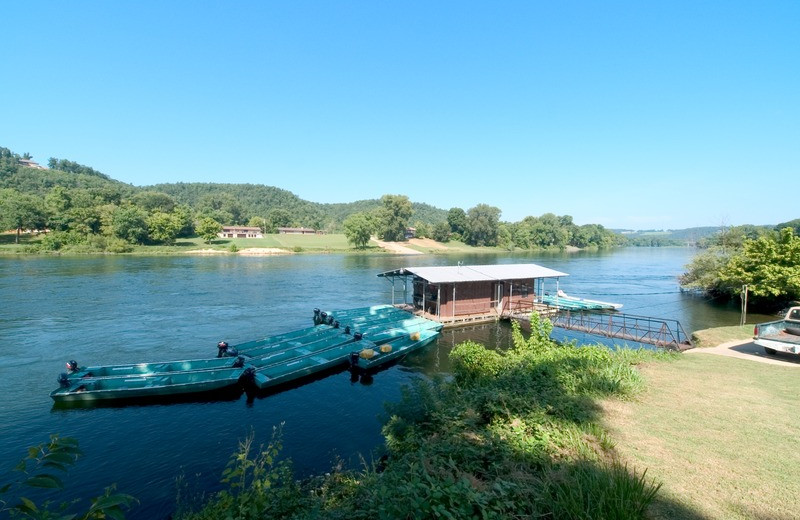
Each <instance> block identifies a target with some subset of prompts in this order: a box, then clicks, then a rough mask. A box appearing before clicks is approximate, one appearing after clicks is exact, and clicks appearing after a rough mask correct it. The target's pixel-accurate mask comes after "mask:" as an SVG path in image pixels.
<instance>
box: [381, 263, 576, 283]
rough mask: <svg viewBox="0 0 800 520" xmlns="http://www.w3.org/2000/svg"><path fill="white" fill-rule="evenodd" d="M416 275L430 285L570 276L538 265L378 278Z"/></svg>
mask: <svg viewBox="0 0 800 520" xmlns="http://www.w3.org/2000/svg"><path fill="white" fill-rule="evenodd" d="M409 275H415V276H419V277H420V278H423V279H425V280H427V281H428V282H429V283H458V282H485V281H494V280H529V279H531V278H559V277H561V276H569V275H568V274H567V273H562V272H560V271H555V270H553V269H550V268H548V267H543V266H541V265H537V264H499V265H460V266H456V265H445V266H433V267H403V268H400V269H395V270H393V271H386V272H385V273H380V274H379V275H378V276H409Z"/></svg>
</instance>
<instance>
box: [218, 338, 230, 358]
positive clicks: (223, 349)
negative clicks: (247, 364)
mask: <svg viewBox="0 0 800 520" xmlns="http://www.w3.org/2000/svg"><path fill="white" fill-rule="evenodd" d="M217 349H219V350H217V357H225V356H226V354H227V352H228V342H227V341H220V342H219V343H217Z"/></svg>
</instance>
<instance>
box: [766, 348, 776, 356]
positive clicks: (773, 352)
mask: <svg viewBox="0 0 800 520" xmlns="http://www.w3.org/2000/svg"><path fill="white" fill-rule="evenodd" d="M764 352H766V353H767V354H769V355H770V356H774V355H775V354H776V352H775V349H774V348H769V347H764Z"/></svg>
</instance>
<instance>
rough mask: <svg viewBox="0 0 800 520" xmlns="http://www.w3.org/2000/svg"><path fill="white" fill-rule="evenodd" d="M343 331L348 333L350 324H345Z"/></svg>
mask: <svg viewBox="0 0 800 520" xmlns="http://www.w3.org/2000/svg"><path fill="white" fill-rule="evenodd" d="M344 333H345V334H350V325H347V326H346V327H345V328H344Z"/></svg>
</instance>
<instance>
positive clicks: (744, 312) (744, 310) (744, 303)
mask: <svg viewBox="0 0 800 520" xmlns="http://www.w3.org/2000/svg"><path fill="white" fill-rule="evenodd" d="M741 298H742V317H741V318H740V319H739V325H744V324H745V322H746V321H747V284H745V285H743V286H742V293H741Z"/></svg>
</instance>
